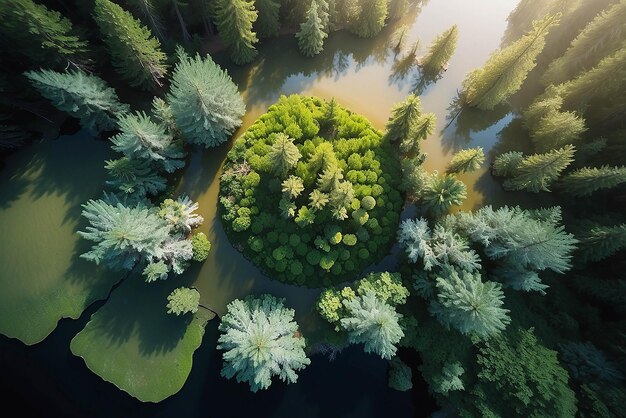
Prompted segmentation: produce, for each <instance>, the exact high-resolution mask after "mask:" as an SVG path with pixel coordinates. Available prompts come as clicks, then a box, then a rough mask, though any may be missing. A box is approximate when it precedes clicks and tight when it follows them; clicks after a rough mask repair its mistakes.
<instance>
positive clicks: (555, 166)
mask: <svg viewBox="0 0 626 418" xmlns="http://www.w3.org/2000/svg"><path fill="white" fill-rule="evenodd" d="M574 151H575V148H574V147H573V146H572V145H566V146H565V147H563V148H559V149H556V150H553V151H550V152H547V153H545V154H534V155H531V156H528V157H525V158H523V159H522V161H521V162H520V163H519V165H518V166H517V167H516V168H515V169H512V174H511V178H509V179H508V180H506V181H505V182H504V183H503V186H504V188H505V189H508V190H527V191H529V192H534V193H538V192H540V191H546V192H549V191H550V186H551V185H552V183H554V181H556V180H557V179H558V177H559V175H560V174H561V172H562V171H563V170H565V169H566V168H567V167H568V166H569V165H570V164H571V162H572V161H573V157H574Z"/></svg>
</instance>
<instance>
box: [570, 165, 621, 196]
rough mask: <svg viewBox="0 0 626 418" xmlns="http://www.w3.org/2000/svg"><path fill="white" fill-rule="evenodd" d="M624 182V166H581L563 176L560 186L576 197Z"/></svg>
mask: <svg viewBox="0 0 626 418" xmlns="http://www.w3.org/2000/svg"><path fill="white" fill-rule="evenodd" d="M624 183H626V167H624V166H621V167H609V166H607V165H605V166H602V167H600V168H596V167H583V168H581V169H578V170H576V171H573V172H571V173H568V174H566V175H565V176H563V178H562V179H561V182H560V188H561V190H563V191H564V192H565V193H567V194H571V195H573V196H577V197H583V196H589V195H590V194H592V193H593V192H595V191H597V190H603V189H611V188H613V187H616V186H619V185H620V184H624Z"/></svg>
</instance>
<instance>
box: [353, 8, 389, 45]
mask: <svg viewBox="0 0 626 418" xmlns="http://www.w3.org/2000/svg"><path fill="white" fill-rule="evenodd" d="M387 6H388V0H361V1H359V12H358V16H357V18H356V21H355V22H354V23H353V24H352V27H351V30H352V32H354V33H355V34H357V35H358V36H360V37H362V38H371V37H374V36H376V35H378V33H379V32H380V31H381V29H382V28H383V26H385V19H386V18H387Z"/></svg>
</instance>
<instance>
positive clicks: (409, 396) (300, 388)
mask: <svg viewBox="0 0 626 418" xmlns="http://www.w3.org/2000/svg"><path fill="white" fill-rule="evenodd" d="M516 3H517V2H516V1H515V0H480V1H479V0H476V1H472V2H469V1H467V0H432V1H429V2H422V7H421V9H418V8H416V9H413V10H412V11H411V12H409V13H407V14H406V16H405V17H403V19H402V20H401V21H400V22H394V23H393V24H391V25H388V26H387V27H386V28H385V29H384V30H383V32H382V33H381V34H380V35H379V36H378V37H376V38H374V39H369V40H364V39H359V38H356V37H355V36H353V35H351V34H349V33H344V32H341V33H333V34H331V36H330V38H329V39H327V41H326V44H325V48H324V52H323V53H322V54H320V55H319V56H317V57H315V58H304V57H302V56H301V55H300V54H299V52H298V50H297V45H296V41H295V40H294V38H293V37H292V36H286V37H281V38H279V39H272V40H270V41H268V42H266V43H265V44H264V45H261V46H260V48H259V50H260V53H259V57H258V59H257V60H256V61H255V62H254V63H252V64H251V65H249V66H244V67H235V66H232V65H230V64H228V62H227V59H226V58H225V56H224V54H217V55H216V57H215V59H216V61H218V62H220V63H224V64H225V66H226V67H227V68H228V69H229V72H230V73H231V75H232V77H233V79H234V81H235V82H236V83H237V84H238V85H239V87H240V91H241V93H242V95H243V97H244V100H245V102H246V106H247V113H246V115H245V117H244V121H243V126H242V128H241V129H240V130H239V131H238V133H237V134H236V135H235V137H236V136H237V135H238V134H240V133H241V132H243V130H244V129H245V128H246V127H248V126H249V125H250V124H252V123H253V122H254V120H255V119H256V118H257V117H258V116H259V115H261V114H262V113H264V112H265V111H266V109H267V108H268V106H270V105H271V104H272V103H274V102H275V101H276V100H277V99H278V97H279V96H280V95H281V94H292V93H301V94H311V95H316V96H319V97H322V98H326V99H329V98H331V97H334V98H336V100H337V101H338V102H339V103H340V104H342V105H344V106H347V107H349V108H350V109H352V110H353V111H355V112H358V113H361V114H363V115H364V116H366V117H367V118H368V119H369V120H370V121H371V122H372V123H373V124H374V126H376V127H377V128H379V129H383V128H384V125H385V122H386V120H387V118H388V116H389V113H390V110H391V108H392V106H393V104H394V103H396V102H399V101H401V100H403V99H404V98H405V97H406V96H407V95H408V94H409V93H410V92H411V89H412V87H413V85H414V84H415V81H416V76H417V70H416V69H415V68H413V69H410V70H409V71H408V72H407V73H406V74H403V72H402V71H401V70H402V68H401V67H402V66H401V65H399V64H398V57H394V53H393V52H392V51H391V50H389V49H388V48H387V42H388V40H389V38H390V36H391V34H392V33H393V31H394V29H395V28H397V27H398V26H399V25H401V24H407V25H410V31H409V33H410V36H409V38H410V41H411V42H412V41H414V40H417V39H418V38H419V40H420V49H419V51H418V53H417V55H418V56H419V55H422V54H423V53H425V51H426V49H427V47H428V45H429V44H430V42H431V41H432V40H433V39H434V37H435V36H436V35H437V34H439V33H441V32H443V31H444V30H446V29H447V28H449V27H450V26H452V25H453V24H457V25H458V27H459V32H460V36H459V43H458V46H457V50H456V53H455V54H454V56H453V58H452V59H451V60H450V63H449V67H448V70H447V71H446V72H445V73H444V74H443V76H442V78H441V79H440V80H438V81H437V82H436V83H435V84H432V85H430V86H428V87H426V88H425V90H424V91H423V92H422V95H421V97H422V105H423V107H424V110H425V111H426V112H434V113H435V114H436V115H437V129H436V131H435V133H434V134H433V135H431V136H430V137H429V138H428V139H427V140H426V141H425V142H424V143H423V145H422V149H423V151H425V152H427V153H428V159H427V160H426V163H425V168H426V169H427V170H429V171H431V170H439V171H440V172H441V171H444V170H445V166H446V164H447V162H448V161H449V159H450V158H451V154H452V153H453V152H454V151H456V150H458V149H460V148H466V147H475V146H482V147H483V148H485V151H486V152H487V151H488V150H489V149H490V148H491V147H492V146H493V145H494V144H495V143H496V141H497V136H498V135H497V134H498V132H499V131H500V130H502V129H503V128H504V127H505V126H506V125H507V124H508V123H509V122H510V121H511V120H512V118H513V115H512V113H510V112H509V109H508V108H506V107H501V108H497V109H495V110H494V111H492V112H466V111H464V112H463V113H462V114H461V115H460V116H459V118H458V119H457V120H456V121H455V122H454V123H452V124H451V125H450V126H449V127H448V128H447V129H446V130H445V131H443V132H442V130H443V128H444V127H445V126H446V124H447V120H446V116H447V115H448V114H449V113H450V110H449V109H448V108H449V106H450V103H451V102H452V101H453V99H454V97H455V96H456V93H457V90H458V89H460V86H461V82H462V81H463V79H464V77H465V75H466V74H467V73H468V72H469V71H470V70H472V69H474V68H476V67H479V66H480V65H482V63H484V61H485V60H486V59H487V57H488V56H489V54H490V53H491V52H492V51H493V50H495V49H496V48H498V46H499V45H500V42H501V39H502V36H503V34H504V32H505V30H506V27H507V22H506V17H507V16H508V14H509V13H510V12H511V10H512V9H513V8H514V7H515V5H516ZM79 135H80V136H81V138H80V139H81V141H82V142H81V141H76V140H75V137H73V138H70V137H60V138H59V139H58V140H56V141H51V142H49V143H45V144H38V145H33V146H30V147H28V148H26V149H24V150H21V151H19V152H18V153H16V154H15V155H13V156H11V159H10V161H9V164H8V166H7V168H6V169H5V172H4V173H1V175H0V198H2V199H3V200H6V201H2V202H0V231H1V234H2V235H1V236H2V240H1V241H0V254H4V255H6V256H4V257H0V260H2V262H3V268H2V271H0V280H1V281H2V283H5V284H6V283H9V282H10V281H23V280H26V281H37V280H42V281H45V279H46V274H51V275H52V274H54V275H59V274H62V273H63V271H64V269H65V268H66V267H65V266H66V265H70V264H71V263H72V262H73V260H74V258H75V256H76V254H75V251H76V250H75V242H76V235H75V234H74V233H73V231H74V230H75V227H76V224H77V222H78V219H77V218H78V213H79V207H80V203H82V202H83V201H84V200H86V199H88V198H89V197H97V196H98V195H99V189H100V187H101V184H102V173H103V169H102V165H103V161H104V159H105V158H110V156H111V152H110V150H108V148H107V147H106V146H104V145H105V143H102V142H96V141H94V140H92V139H89V138H86V137H85V134H84V133H80V134H79ZM68 144H71V146H72V149H73V150H74V153H75V154H80V153H81V152H82V153H88V154H89V159H86V160H84V161H81V160H80V159H78V158H71V157H70V156H68V154H67V153H65V152H61V151H60V150H63V149H64V147H67V145H68ZM231 144H232V141H231V142H230V143H229V144H227V145H224V146H221V147H219V148H217V149H211V150H197V151H194V153H193V154H192V155H191V157H190V161H189V164H188V165H187V167H186V168H185V172H184V175H183V177H182V179H181V181H180V183H179V184H178V191H179V192H180V193H187V194H189V195H190V196H191V197H192V199H194V200H197V201H198V202H199V203H200V213H201V214H202V216H203V217H204V218H205V223H204V224H203V225H202V227H201V230H202V231H203V232H205V233H206V234H207V235H208V237H209V239H210V241H211V242H212V244H213V246H212V250H211V253H210V255H209V258H208V259H207V260H206V262H204V263H203V264H202V265H201V266H199V265H195V266H194V267H192V268H191V269H190V270H189V271H188V272H186V273H185V277H184V278H183V280H184V281H185V282H186V283H193V285H194V286H196V287H197V288H198V289H199V290H200V292H201V295H202V300H201V302H202V303H203V304H204V305H207V306H210V307H211V308H213V309H214V310H216V311H217V312H218V313H219V314H220V315H221V314H223V313H224V312H225V308H226V305H227V304H228V302H230V301H231V300H233V299H235V298H239V297H243V296H245V295H247V294H251V293H263V292H269V293H272V294H274V295H277V296H281V297H285V298H286V299H287V301H286V305H287V306H289V307H292V308H294V309H295V310H296V319H297V321H298V323H299V324H300V326H301V328H302V331H303V334H304V335H305V336H308V337H309V338H311V336H313V339H314V336H315V335H316V331H317V330H318V329H319V327H320V325H321V323H320V319H319V317H318V316H317V315H316V314H315V313H314V311H313V306H314V302H315V300H316V298H317V295H318V294H319V290H316V289H306V288H300V287H295V286H290V285H285V284H282V283H279V282H277V281H273V280H270V279H269V278H267V277H264V276H263V275H262V274H260V273H259V271H258V270H257V269H256V268H255V267H254V266H253V265H252V264H251V263H250V262H248V261H247V260H246V259H245V258H244V257H243V256H242V255H241V254H240V253H239V252H237V251H236V250H235V249H234V248H233V247H231V245H230V244H229V242H228V240H227V238H226V236H225V234H224V231H223V229H222V226H221V222H220V220H219V218H218V217H217V214H216V211H217V196H218V191H219V176H220V173H221V167H222V164H223V162H224V159H225V156H226V153H227V151H228V149H229V147H230V145H231ZM76 150H80V151H78V152H77V151H76ZM55 151H56V152H55ZM41 159H45V161H46V165H47V166H49V167H65V170H57V169H55V170H39V171H32V172H30V173H31V174H30V177H27V178H26V177H25V178H23V179H22V181H23V182H27V183H29V182H32V183H37V184H41V185H40V186H38V187H39V189H38V190H39V193H38V194H37V195H36V196H34V197H30V198H29V196H28V195H26V194H22V193H18V191H15V192H14V190H17V189H16V186H15V185H14V184H13V183H12V182H14V181H15V179H16V175H17V174H19V173H18V172H19V171H20V170H22V169H23V167H22V168H21V167H20V164H30V163H29V162H37V161H40V160H41ZM85 161H89V163H86V162H85ZM33 164H34V163H33ZM39 164H41V163H40V162H39ZM460 178H461V179H462V180H463V181H464V182H465V183H466V184H467V186H468V199H467V200H466V201H465V203H464V204H463V206H462V207H461V209H463V210H472V209H475V208H476V207H479V206H481V205H483V204H485V203H495V204H499V203H501V202H502V201H503V199H502V194H501V191H500V187H499V185H498V184H497V183H496V182H495V181H494V180H493V179H492V178H491V176H490V175H489V173H488V172H487V168H486V165H485V167H483V169H481V170H480V171H478V172H476V173H472V174H463V175H461V176H460ZM44 180H45V181H44ZM27 186H28V185H27V184H26V185H24V187H27ZM73 193H77V194H79V195H80V199H77V198H76V196H75V195H73ZM508 196H510V195H508ZM9 198H10V200H9ZM35 198H36V202H37V206H36V208H49V214H48V215H46V216H47V217H42V218H40V220H47V219H49V218H50V217H51V216H54V218H53V220H55V221H56V222H60V227H58V228H57V227H54V228H52V227H51V228H48V229H47V230H46V233H45V234H42V233H39V234H37V233H36V231H33V232H30V233H29V232H28V231H31V230H32V225H33V219H36V218H37V216H38V213H33V208H34V206H33V199H35ZM509 200H510V199H509ZM57 219H58V220H57ZM35 225H36V224H35ZM29 228H30V229H29ZM34 242H36V243H37V245H36V246H34V245H31V244H32V243H34ZM15 248H17V249H19V251H16V250H13V252H10V251H9V250H10V249H15ZM29 249H30V251H28V250H29ZM48 249H50V251H52V249H54V252H50V253H48V252H47V251H48ZM34 253H39V254H40V255H38V256H37V255H35V254H34ZM7 254H8V255H7ZM8 265H11V266H12V268H10V269H8V268H7V267H6V266H8ZM393 265H394V258H393V257H387V258H386V259H385V260H383V261H382V262H381V263H380V264H379V265H378V266H374V267H373V269H377V270H384V269H390V268H393ZM98 274H102V273H100V272H99V273H98ZM31 303H33V302H31ZM100 305H101V302H99V303H96V304H94V305H92V306H91V307H90V308H89V309H88V310H87V311H86V312H85V313H84V314H83V315H82V316H81V317H80V318H79V319H78V320H67V319H66V320H62V321H61V322H60V324H59V326H58V327H57V329H56V330H55V331H54V332H53V333H52V334H51V335H50V336H49V337H48V338H47V339H46V340H44V342H42V343H40V344H37V345H35V346H32V347H25V346H24V345H23V344H22V343H20V342H18V341H16V340H10V339H8V338H5V337H2V338H0V350H2V352H3V359H2V361H1V363H0V364H2V366H3V367H4V369H5V370H7V376H5V378H4V379H6V381H9V380H12V383H13V384H12V388H11V390H10V392H8V393H9V394H10V395H11V396H14V397H15V399H20V398H23V399H24V402H25V403H26V404H27V405H30V406H28V407H32V408H34V409H35V410H38V411H40V413H44V412H48V413H50V414H51V415H52V414H53V413H54V412H56V411H58V410H63V411H64V416H74V415H75V416H81V415H85V414H89V415H91V416H107V417H110V416H116V417H117V416H131V415H132V416H164V417H166V416H174V415H178V416H215V417H240V416H249V415H254V416H259V417H266V416H267V417H294V416H298V417H318V416H341V417H379V416H392V417H410V416H424V415H425V414H426V413H428V412H429V411H430V409H431V408H432V404H431V400H430V398H429V397H428V395H427V393H426V391H425V389H424V388H423V387H419V386H418V387H416V388H415V389H414V390H413V391H412V392H409V393H400V392H395V391H392V390H389V389H387V388H386V373H387V367H386V362H384V361H382V360H380V359H379V358H377V357H375V356H373V355H366V354H364V353H363V352H362V349H361V347H351V348H349V349H348V350H345V351H344V352H342V353H341V354H339V356H338V357H337V359H336V360H335V361H334V362H332V363H331V362H328V361H326V360H325V359H324V358H323V357H322V356H319V355H318V356H314V357H313V359H312V364H311V366H309V367H308V368H307V369H306V370H305V371H304V372H303V373H302V374H301V376H300V379H299V382H298V384H295V385H290V386H286V385H284V384H281V383H277V384H275V385H274V386H272V388H271V389H270V390H269V391H266V392H264V393H259V394H256V395H252V394H250V393H249V392H248V389H247V386H245V385H243V384H237V383H235V382H233V381H227V380H225V379H223V378H221V377H219V369H220V367H221V360H220V359H219V357H218V356H216V353H215V348H214V347H215V342H216V339H217V330H216V327H217V321H212V322H211V323H209V325H208V326H207V333H206V335H205V337H204V340H203V344H202V346H201V347H200V349H199V350H198V351H197V352H196V354H195V356H194V368H193V370H192V372H191V375H190V377H189V380H188V382H187V383H186V384H185V386H184V387H183V389H182V390H181V392H179V393H178V394H176V395H174V396H173V397H171V398H169V399H167V400H165V401H163V402H161V403H160V404H157V405H154V404H141V403H140V402H138V401H136V400H134V399H133V398H131V397H130V396H128V395H127V394H125V393H123V392H120V391H118V390H117V389H116V388H115V387H114V386H112V385H110V384H108V383H105V382H103V381H101V380H100V379H99V378H98V377H97V376H95V375H94V374H93V373H91V372H90V371H89V370H88V369H87V368H86V367H85V365H84V363H83V362H82V360H81V359H79V358H76V357H74V356H73V355H72V354H71V353H70V351H69V342H70V340H71V338H72V337H73V336H74V335H75V334H76V333H77V332H78V331H80V330H81V329H82V328H83V327H84V325H85V323H86V322H87V321H88V319H89V316H90V315H91V314H92V313H93V312H95V310H97V307H98V306H100ZM8 376H11V379H9V378H8ZM415 380H417V379H415Z"/></svg>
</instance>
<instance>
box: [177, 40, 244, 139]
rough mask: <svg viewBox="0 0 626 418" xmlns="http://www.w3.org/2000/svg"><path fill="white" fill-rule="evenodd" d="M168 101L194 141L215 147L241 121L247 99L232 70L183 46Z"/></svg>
mask: <svg viewBox="0 0 626 418" xmlns="http://www.w3.org/2000/svg"><path fill="white" fill-rule="evenodd" d="M178 55H179V62H178V64H176V68H175V69H174V73H173V75H172V85H171V89H170V93H169V94H168V102H169V104H170V108H171V110H172V113H173V114H174V118H175V119H176V126H177V127H178V129H179V130H180V131H181V133H182V135H183V137H184V138H185V139H186V140H187V141H188V142H190V143H194V144H199V145H204V146H205V147H206V148H209V147H215V146H218V145H220V144H221V143H222V142H224V141H226V140H227V139H228V137H229V136H230V135H231V134H232V133H233V132H234V131H235V129H236V128H237V127H239V126H240V125H241V117H242V116H243V114H244V112H245V105H244V103H243V99H242V98H241V95H240V94H239V91H238V90H237V86H236V85H235V83H233V81H232V79H231V78H230V76H229V75H228V73H227V72H226V71H224V70H222V69H221V68H220V66H219V65H217V64H216V63H215V62H213V60H212V59H211V58H210V57H209V56H207V57H206V58H204V59H202V58H200V55H196V56H195V57H194V58H190V57H189V56H187V55H186V54H185V53H184V52H182V51H181V50H179V53H178Z"/></svg>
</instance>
